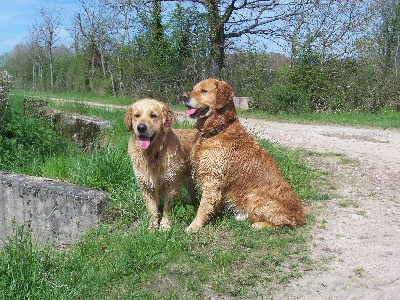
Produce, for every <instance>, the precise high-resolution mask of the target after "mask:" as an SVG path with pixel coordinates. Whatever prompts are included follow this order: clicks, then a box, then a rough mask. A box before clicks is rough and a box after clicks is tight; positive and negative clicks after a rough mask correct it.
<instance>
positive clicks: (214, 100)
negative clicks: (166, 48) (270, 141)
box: [182, 79, 307, 232]
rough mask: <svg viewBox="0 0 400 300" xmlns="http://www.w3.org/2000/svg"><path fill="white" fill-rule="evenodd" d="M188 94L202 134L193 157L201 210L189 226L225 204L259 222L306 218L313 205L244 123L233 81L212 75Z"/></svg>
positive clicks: (186, 97) (269, 224) (276, 223)
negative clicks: (306, 204)
mask: <svg viewBox="0 0 400 300" xmlns="http://www.w3.org/2000/svg"><path fill="white" fill-rule="evenodd" d="M182 100H183V103H184V104H185V105H186V107H187V108H188V110H187V111H186V115H187V116H189V117H191V118H196V119H197V123H196V128H197V130H198V131H199V135H200V137H199V139H198V140H197V142H196V145H195V146H194V148H193V150H192V160H193V163H194V175H195V179H196V180H197V181H198V182H199V184H200V188H201V190H202V196H201V200H200V206H199V209H198V211H197V215H196V217H195V219H194V220H193V222H192V223H191V224H190V225H189V226H188V227H187V228H186V231H188V232H190V231H197V230H198V229H199V228H201V227H202V226H203V225H204V224H205V223H207V222H208V221H209V219H210V218H211V217H212V216H213V215H214V214H216V213H218V212H219V211H220V210H221V208H222V207H223V205H225V204H227V205H228V206H231V207H233V208H234V209H235V210H236V211H237V213H238V216H241V217H242V218H248V219H249V221H250V222H251V223H252V227H253V228H257V229H258V228H265V227H274V226H288V227H290V228H294V227H295V226H296V225H299V224H304V222H305V220H306V217H307V209H306V208H305V207H303V206H302V204H301V203H300V201H299V198H298V197H297V196H296V194H295V193H294V192H293V191H292V189H291V187H290V185H289V183H288V182H287V181H286V179H285V178H284V176H283V175H282V173H281V171H280V170H279V168H278V166H277V164H276V162H275V161H274V160H273V159H272V157H271V156H270V154H269V153H268V152H267V151H265V150H264V149H262V148H261V147H260V145H259V144H258V143H257V142H256V141H255V140H254V139H253V138H252V137H251V136H250V135H249V134H248V133H247V132H246V130H245V128H244V127H243V126H242V125H241V124H240V122H239V120H238V117H237V114H236V109H235V106H234V103H233V89H232V87H231V86H230V85H229V84H228V83H227V82H225V81H220V80H216V79H206V80H203V81H201V82H199V83H198V84H197V85H196V86H195V87H194V88H193V91H191V92H189V93H187V94H184V95H182ZM224 202H226V203H224Z"/></svg>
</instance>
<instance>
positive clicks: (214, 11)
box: [163, 0, 296, 77]
mask: <svg viewBox="0 0 400 300" xmlns="http://www.w3.org/2000/svg"><path fill="white" fill-rule="evenodd" d="M163 1H165V2H168V1H171V0H163ZM181 2H192V3H197V4H200V5H201V6H202V7H203V9H204V10H205V12H206V14H207V21H208V27H209V30H208V32H209V34H208V38H209V42H210V71H209V75H210V76H212V77H220V75H221V71H222V68H223V66H224V62H225V54H226V50H227V48H228V46H229V44H230V42H231V41H232V40H233V39H237V38H240V37H243V36H246V35H247V36H248V35H258V36H262V37H265V38H269V39H272V38H274V37H276V36H280V35H281V34H282V32H281V27H280V22H281V21H284V20H287V19H288V18H291V17H292V16H293V14H295V13H296V11H295V10H293V9H289V8H292V7H293V6H294V4H295V3H296V1H293V2H292V1H276V0H240V1H239V0H186V1H181Z"/></svg>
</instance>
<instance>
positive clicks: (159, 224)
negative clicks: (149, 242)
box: [124, 99, 197, 230]
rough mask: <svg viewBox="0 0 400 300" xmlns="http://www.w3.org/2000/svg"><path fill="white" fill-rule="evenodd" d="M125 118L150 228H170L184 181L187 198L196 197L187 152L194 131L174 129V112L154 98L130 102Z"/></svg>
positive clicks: (194, 138)
mask: <svg viewBox="0 0 400 300" xmlns="http://www.w3.org/2000/svg"><path fill="white" fill-rule="evenodd" d="M124 121H125V125H126V126H127V127H128V129H129V131H130V132H131V138H130V140H129V144H128V153H129V156H130V158H131V160H132V164H133V170H134V173H135V177H136V180H137V181H138V182H139V184H140V186H141V189H142V195H143V200H144V202H145V204H146V208H147V210H148V213H149V217H150V225H149V229H158V228H160V229H163V230H167V229H169V228H170V222H169V218H168V214H169V210H170V208H171V206H172V205H173V203H174V201H175V200H176V198H177V197H178V196H179V194H180V187H181V185H182V183H183V182H184V181H186V184H187V189H188V196H189V199H188V200H189V201H190V200H191V199H194V197H195V190H194V183H193V182H192V180H191V168H190V158H189V155H190V151H191V149H192V147H193V145H194V143H195V141H196V138H197V130H195V129H177V130H173V129H172V128H171V126H172V124H173V122H174V121H175V115H174V113H173V111H172V110H170V109H169V108H168V107H167V106H166V105H164V104H163V103H162V102H160V101H157V100H154V99H142V100H139V101H137V102H135V103H133V104H132V105H131V106H130V107H129V109H128V111H127V112H126V114H125V119H124ZM160 198H162V199H163V200H164V202H163V210H162V217H161V220H159V216H158V208H159V200H160Z"/></svg>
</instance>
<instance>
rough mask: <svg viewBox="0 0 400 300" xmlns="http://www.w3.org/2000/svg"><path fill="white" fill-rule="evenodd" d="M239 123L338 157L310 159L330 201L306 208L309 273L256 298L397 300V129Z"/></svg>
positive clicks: (399, 144) (399, 286)
mask: <svg viewBox="0 0 400 300" xmlns="http://www.w3.org/2000/svg"><path fill="white" fill-rule="evenodd" d="M241 121H242V124H244V125H245V126H246V128H247V129H248V130H249V131H251V132H253V133H256V134H257V135H259V136H260V137H262V138H266V139H269V140H272V141H274V142H277V143H279V144H282V145H285V146H288V147H290V148H302V149H307V150H311V151H315V152H320V153H337V154H341V155H322V156H321V155H315V156H311V157H312V161H310V164H311V165H314V166H317V167H318V168H322V169H326V170H327V171H329V172H332V174H333V179H332V180H333V183H334V187H332V189H333V190H332V191H331V192H333V193H334V194H336V195H337V197H335V198H333V199H331V200H328V201H318V202H315V203H314V204H312V207H311V209H312V215H314V216H315V217H316V219H317V222H316V224H315V225H314V226H313V227H312V229H311V231H310V241H311V245H310V249H311V253H310V255H311V257H312V259H313V260H314V261H315V263H314V265H313V268H312V269H311V270H307V271H305V274H304V275H303V276H302V278H300V279H296V280H293V281H292V282H290V283H289V284H287V285H286V286H284V287H283V289H282V287H280V288H279V291H274V292H269V293H268V291H265V292H264V293H262V294H263V295H262V298H263V299H400V196H399V194H400V183H399V179H400V131H397V130H379V129H365V128H354V127H343V126H325V125H300V124H288V123H279V122H269V121H259V120H257V121H256V120H252V119H242V120H241ZM335 188H336V189H335ZM271 293H272V294H271Z"/></svg>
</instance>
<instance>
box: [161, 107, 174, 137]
mask: <svg viewBox="0 0 400 300" xmlns="http://www.w3.org/2000/svg"><path fill="white" fill-rule="evenodd" d="M162 114H163V129H164V132H167V131H168V130H170V128H171V126H172V124H174V122H175V114H174V112H173V111H172V110H170V109H169V108H168V107H164V108H163V110H162Z"/></svg>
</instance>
